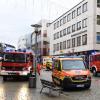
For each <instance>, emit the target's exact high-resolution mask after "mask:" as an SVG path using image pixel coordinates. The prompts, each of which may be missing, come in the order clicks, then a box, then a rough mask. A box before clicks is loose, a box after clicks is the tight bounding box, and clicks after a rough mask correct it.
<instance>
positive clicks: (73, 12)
mask: <svg viewBox="0 0 100 100" xmlns="http://www.w3.org/2000/svg"><path fill="white" fill-rule="evenodd" d="M75 12H76V11H75V10H74V11H72V19H74V18H75Z"/></svg>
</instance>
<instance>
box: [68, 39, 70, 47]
mask: <svg viewBox="0 0 100 100" xmlns="http://www.w3.org/2000/svg"><path fill="white" fill-rule="evenodd" d="M67 48H70V39H69V40H67Z"/></svg>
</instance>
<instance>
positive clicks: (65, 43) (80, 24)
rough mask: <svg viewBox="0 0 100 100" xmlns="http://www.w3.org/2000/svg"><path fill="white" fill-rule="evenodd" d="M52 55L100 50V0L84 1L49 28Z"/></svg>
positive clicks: (89, 52) (88, 52)
mask: <svg viewBox="0 0 100 100" xmlns="http://www.w3.org/2000/svg"><path fill="white" fill-rule="evenodd" d="M48 33H49V35H50V36H49V37H50V55H63V54H73V53H74V54H75V53H76V54H87V55H88V54H91V53H92V52H95V51H99V50H100V0H83V1H81V2H80V3H79V4H77V5H76V6H74V7H73V8H72V9H70V10H69V11H67V12H66V13H64V14H63V15H62V16H60V17H59V18H57V19H56V20H54V21H53V22H52V23H51V25H50V26H49V27H48Z"/></svg>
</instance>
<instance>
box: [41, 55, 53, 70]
mask: <svg viewBox="0 0 100 100" xmlns="http://www.w3.org/2000/svg"><path fill="white" fill-rule="evenodd" d="M52 59H53V56H43V68H47V69H52Z"/></svg>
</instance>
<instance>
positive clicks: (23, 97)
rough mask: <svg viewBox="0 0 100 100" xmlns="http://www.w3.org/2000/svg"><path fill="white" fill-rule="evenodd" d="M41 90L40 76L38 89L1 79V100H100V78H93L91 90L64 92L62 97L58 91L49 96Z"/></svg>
mask: <svg viewBox="0 0 100 100" xmlns="http://www.w3.org/2000/svg"><path fill="white" fill-rule="evenodd" d="M45 74H46V73H45ZM37 76H38V75H37ZM46 77H47V76H46ZM41 88H42V87H41V82H40V76H38V77H37V88H29V83H28V81H25V80H13V79H9V80H7V81H6V82H3V80H2V77H0V100H100V77H97V78H95V77H93V78H92V85H91V88H90V89H89V90H83V89H82V90H71V91H64V92H63V93H62V94H61V95H60V96H59V95H58V92H56V91H52V93H51V95H50V94H48V93H49V89H47V88H44V89H43V93H41V94H40V90H41Z"/></svg>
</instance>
